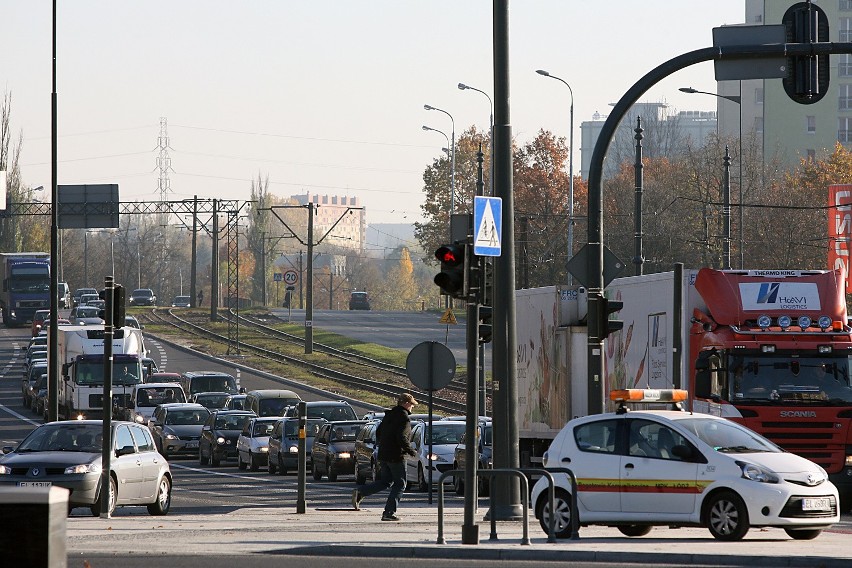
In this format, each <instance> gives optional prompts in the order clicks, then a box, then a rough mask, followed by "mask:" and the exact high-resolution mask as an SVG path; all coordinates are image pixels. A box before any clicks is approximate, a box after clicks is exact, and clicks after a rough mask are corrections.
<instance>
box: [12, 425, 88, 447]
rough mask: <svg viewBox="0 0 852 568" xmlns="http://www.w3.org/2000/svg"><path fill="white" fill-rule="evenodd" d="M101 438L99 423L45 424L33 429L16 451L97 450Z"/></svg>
mask: <svg viewBox="0 0 852 568" xmlns="http://www.w3.org/2000/svg"><path fill="white" fill-rule="evenodd" d="M102 440H103V437H102V426H101V425H100V424H74V423H67V422H65V423H54V424H45V425H43V426H40V427H38V428H36V429H35V430H33V431H32V433H30V435H29V436H27V437H26V438H25V439H24V441H23V442H21V444H20V445H19V446H18V449H17V450H16V451H17V452H50V451H63V452H99V451H100V450H101V446H102Z"/></svg>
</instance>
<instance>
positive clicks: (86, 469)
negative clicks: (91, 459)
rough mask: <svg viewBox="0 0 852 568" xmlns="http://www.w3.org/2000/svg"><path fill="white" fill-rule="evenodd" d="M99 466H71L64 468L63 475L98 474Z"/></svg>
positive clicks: (87, 464)
mask: <svg viewBox="0 0 852 568" xmlns="http://www.w3.org/2000/svg"><path fill="white" fill-rule="evenodd" d="M100 472H101V464H99V463H83V464H80V465H72V466H71V467H66V468H65V473H67V474H72V473H100Z"/></svg>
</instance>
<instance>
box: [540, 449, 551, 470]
mask: <svg viewBox="0 0 852 568" xmlns="http://www.w3.org/2000/svg"><path fill="white" fill-rule="evenodd" d="M549 461H550V455H549V454H548V452H544V456H542V458H541V465H542V466H544V467H547V466H549V465H550V463H549Z"/></svg>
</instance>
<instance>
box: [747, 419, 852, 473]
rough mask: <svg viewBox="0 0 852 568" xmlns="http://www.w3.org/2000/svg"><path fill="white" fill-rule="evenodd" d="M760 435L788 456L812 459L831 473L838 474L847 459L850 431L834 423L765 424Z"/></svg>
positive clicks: (772, 422)
mask: <svg viewBox="0 0 852 568" xmlns="http://www.w3.org/2000/svg"><path fill="white" fill-rule="evenodd" d="M757 429H758V431H759V432H760V433H761V434H763V435H764V436H765V437H766V438H769V439H770V440H771V441H773V442H775V443H776V444H778V445H779V446H781V447H782V448H784V449H785V450H787V451H788V452H792V453H794V454H796V455H799V456H802V457H803V458H806V459H809V460H811V461H812V462H814V463H817V464H819V465H820V466H822V467H823V468H824V469H825V470H826V471H827V472H828V473H838V472H840V471H841V470H842V469H843V464H844V462H845V459H846V445H845V439H844V436H845V433H846V430H844V429H840V428H836V427H835V424H834V423H833V422H804V421H802V422H775V421H764V422H759V423H758V425H757Z"/></svg>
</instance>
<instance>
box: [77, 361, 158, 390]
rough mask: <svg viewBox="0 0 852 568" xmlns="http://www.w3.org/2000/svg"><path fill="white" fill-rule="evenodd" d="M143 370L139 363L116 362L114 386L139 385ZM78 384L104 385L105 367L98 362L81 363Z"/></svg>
mask: <svg viewBox="0 0 852 568" xmlns="http://www.w3.org/2000/svg"><path fill="white" fill-rule="evenodd" d="M141 377H142V369H141V368H140V366H139V362H138V361H134V362H128V361H114V362H113V364H112V384H114V385H138V384H139V383H141V382H142V378H141ZM76 383H77V384H78V385H102V384H104V365H103V363H98V362H88V361H87V362H79V363H78V364H77V374H76Z"/></svg>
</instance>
